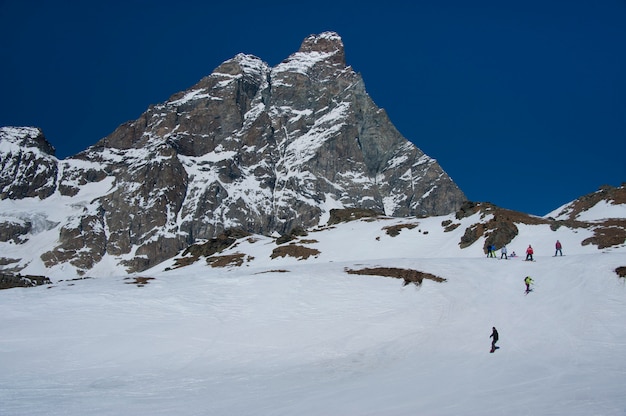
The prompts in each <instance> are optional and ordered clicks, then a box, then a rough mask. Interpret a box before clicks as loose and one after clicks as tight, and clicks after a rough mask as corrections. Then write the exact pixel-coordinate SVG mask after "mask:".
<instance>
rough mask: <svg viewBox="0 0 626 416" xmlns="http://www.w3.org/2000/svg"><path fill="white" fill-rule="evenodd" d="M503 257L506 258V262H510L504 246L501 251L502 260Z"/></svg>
mask: <svg viewBox="0 0 626 416" xmlns="http://www.w3.org/2000/svg"><path fill="white" fill-rule="evenodd" d="M502 257H504V259H505V260H508V259H509V258H508V257H507V256H506V246H503V247H502V248H501V249H500V259H502Z"/></svg>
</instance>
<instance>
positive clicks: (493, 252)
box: [487, 240, 563, 261]
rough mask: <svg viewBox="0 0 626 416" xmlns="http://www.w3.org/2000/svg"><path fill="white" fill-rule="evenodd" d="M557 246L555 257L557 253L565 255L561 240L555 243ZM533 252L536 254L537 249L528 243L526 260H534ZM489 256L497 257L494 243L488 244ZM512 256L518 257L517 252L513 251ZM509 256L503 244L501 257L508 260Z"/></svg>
mask: <svg viewBox="0 0 626 416" xmlns="http://www.w3.org/2000/svg"><path fill="white" fill-rule="evenodd" d="M555 248H556V251H555V252H554V257H556V256H557V254H559V255H561V256H562V255H563V245H562V244H561V242H560V241H559V240H556V244H555ZM533 254H535V250H533V247H532V245H530V244H529V245H528V248H527V249H526V261H534V259H533ZM487 257H493V258H496V257H497V256H496V246H495V245H493V244H490V245H488V246H487ZM511 257H516V254H515V252H512V253H511ZM508 258H509V257H508V256H507V249H506V246H502V248H501V249H500V259H507V260H508Z"/></svg>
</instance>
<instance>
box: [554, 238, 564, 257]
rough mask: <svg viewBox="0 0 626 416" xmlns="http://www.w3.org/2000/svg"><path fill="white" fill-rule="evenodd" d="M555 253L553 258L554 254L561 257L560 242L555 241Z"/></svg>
mask: <svg viewBox="0 0 626 416" xmlns="http://www.w3.org/2000/svg"><path fill="white" fill-rule="evenodd" d="M555 246H556V251H555V252H554V257H556V254H557V253H559V254H560V255H561V256H562V255H563V251H561V249H562V248H563V246H562V245H561V242H560V241H559V240H556V245H555Z"/></svg>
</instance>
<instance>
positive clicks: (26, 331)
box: [0, 219, 626, 416]
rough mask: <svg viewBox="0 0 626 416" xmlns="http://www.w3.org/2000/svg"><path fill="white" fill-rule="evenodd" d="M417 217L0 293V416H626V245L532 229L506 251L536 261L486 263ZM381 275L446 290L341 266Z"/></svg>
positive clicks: (346, 226)
mask: <svg viewBox="0 0 626 416" xmlns="http://www.w3.org/2000/svg"><path fill="white" fill-rule="evenodd" d="M420 221H421V226H420V228H421V230H419V229H414V230H403V231H402V232H401V234H400V235H399V236H398V237H395V238H391V237H390V238H387V239H385V238H383V239H382V241H381V240H376V236H377V235H378V234H377V233H376V232H375V231H374V230H375V229H377V230H380V227H381V225H380V224H378V225H377V224H376V223H372V222H369V223H368V222H355V223H348V224H342V225H340V226H337V227H334V228H332V229H329V230H326V231H320V232H318V233H314V235H313V234H311V235H310V236H309V237H310V238H314V239H315V240H316V241H317V242H316V243H315V244H314V245H315V246H316V247H317V248H318V249H319V250H320V251H321V253H322V254H320V255H319V256H318V257H317V258H316V259H311V260H310V261H298V260H295V259H293V258H278V259H276V260H272V261H270V259H269V256H268V255H267V253H268V252H270V251H271V249H272V248H274V247H275V246H276V245H275V244H273V243H270V242H269V241H263V240H262V239H261V240H258V241H256V243H254V244H252V243H251V244H249V245H246V244H241V245H239V247H238V248H237V249H238V250H240V251H245V252H246V253H248V254H249V255H250V256H253V257H254V260H253V261H250V262H249V263H245V264H244V265H243V266H241V267H234V268H211V267H208V266H206V265H205V264H203V262H199V263H196V264H194V265H192V266H188V267H186V268H181V269H176V270H173V271H167V272H166V271H164V270H163V267H161V268H158V269H154V270H152V271H150V272H149V273H144V274H142V275H141V276H144V277H152V278H153V280H148V281H147V282H146V284H145V285H143V286H140V285H137V284H134V282H135V280H134V278H136V277H137V276H123V275H120V276H118V277H115V276H114V277H97V278H91V279H83V280H67V281H56V282H55V284H54V285H53V286H51V287H38V288H29V289H11V290H4V291H0V316H2V319H1V320H0V334H1V336H0V415H3V416H17V415H29V416H36V415H67V416H74V415H75V416H79V415H80V416H83V415H87V414H88V415H97V416H104V415H111V416H112V415H152V416H153V415H178V416H187V415H189V416H191V415H238V416H245V415H250V416H251V415H255V416H259V415H268V416H269V415H274V416H279V415H280V416H283V415H285V416H286V415H299V416H309V415H310V416H314V415H315V416H319V415H325V416H333V415H337V416H339V415H341V416H346V415H385V416H404V415H407V416H408V415H481V416H484V415H569V416H577V415H580V416H583V415H584V416H588V415H625V414H626V394H624V386H625V385H626V358H625V357H626V355H625V353H626V325H624V322H626V282H625V279H623V278H619V277H618V276H617V275H616V274H615V272H614V269H615V268H616V267H618V266H626V251H625V249H624V247H621V248H616V249H612V250H605V251H600V250H597V249H596V248H594V247H589V246H587V247H581V246H580V242H579V239H580V236H578V235H576V233H573V232H571V231H569V230H565V229H560V230H559V233H558V234H556V233H552V234H550V233H548V232H546V231H545V227H544V228H541V227H530V226H528V227H525V228H521V229H520V236H518V238H517V239H516V240H515V241H514V244H512V245H509V247H508V248H509V253H510V252H511V251H513V250H514V251H516V252H517V253H518V255H520V256H521V255H522V253H523V251H524V249H525V247H526V246H527V242H529V241H530V242H533V247H535V259H536V261H535V262H526V261H523V259H522V258H516V259H510V260H500V259H488V258H486V257H485V255H484V254H483V253H482V251H481V250H480V249H479V248H478V247H479V246H480V247H482V245H481V244H477V245H476V249H472V248H470V249H466V250H462V251H459V250H458V248H453V246H454V245H453V244H452V243H450V242H447V241H445V239H444V236H443V235H441V234H437V232H436V227H435V226H434V225H433V224H438V223H440V222H441V219H432V220H431V219H425V220H420ZM429 221H433V222H432V223H430V222H429ZM439 228H441V227H439ZM462 228H463V227H459V232H462ZM425 230H430V232H429V233H428V234H424V231H425ZM355 236H359V238H355ZM425 236H430V237H432V238H430V239H429V238H425ZM455 238H456V237H455ZM556 238H559V239H560V240H561V242H562V243H563V246H564V248H563V251H564V254H565V256H563V257H552V255H553V254H554V253H553V244H554V242H555V241H556ZM577 239H578V240H577ZM456 241H458V239H457V240H456ZM434 242H435V243H436V244H435V246H436V247H439V248H438V249H437V250H435V249H433V248H432V247H433V244H434ZM535 243H536V244H535ZM381 244H382V245H381ZM394 244H395V246H394ZM442 247H447V248H449V249H445V248H442ZM455 250H457V251H455ZM410 253H414V254H413V255H409V254H410ZM499 255H500V253H499V252H498V256H499ZM379 266H385V267H399V268H410V269H415V270H420V271H424V272H428V273H432V274H435V275H437V276H440V277H443V278H445V279H447V281H446V282H443V283H436V282H433V281H430V280H425V281H424V282H423V284H422V285H421V286H419V287H418V286H415V285H408V286H403V285H402V281H401V280H397V279H393V278H386V277H377V276H362V275H352V274H347V273H346V272H345V268H351V269H358V268H365V267H379ZM526 275H530V276H532V277H533V279H534V280H535V283H536V284H535V287H534V291H533V292H531V293H530V294H528V295H525V294H524V289H525V287H524V283H523V278H524V277H525V276H526ZM492 326H495V327H496V328H497V329H498V331H499V333H500V341H499V342H498V345H499V347H500V348H499V349H498V350H497V351H496V352H495V353H493V354H490V353H489V349H490V341H491V340H490V338H489V335H490V334H491V328H492Z"/></svg>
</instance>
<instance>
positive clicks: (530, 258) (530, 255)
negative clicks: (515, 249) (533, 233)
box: [526, 244, 534, 261]
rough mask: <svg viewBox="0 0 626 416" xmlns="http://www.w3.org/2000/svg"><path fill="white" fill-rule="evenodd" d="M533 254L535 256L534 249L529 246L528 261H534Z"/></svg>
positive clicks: (527, 251) (527, 250)
mask: <svg viewBox="0 0 626 416" xmlns="http://www.w3.org/2000/svg"><path fill="white" fill-rule="evenodd" d="M533 254H534V251H533V248H532V246H531V245H530V244H529V245H528V248H527V249H526V260H530V261H533Z"/></svg>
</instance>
